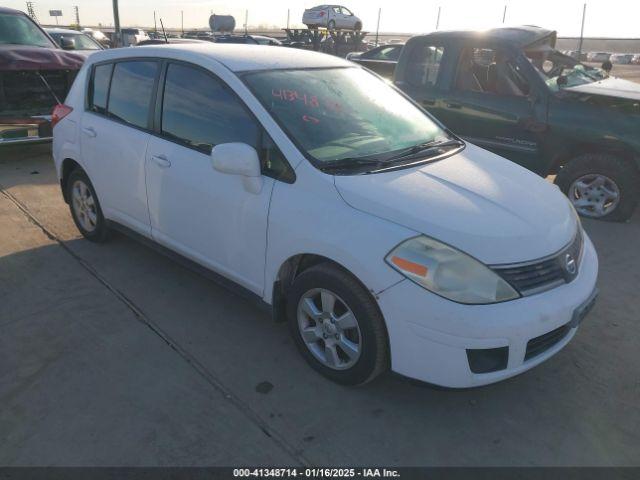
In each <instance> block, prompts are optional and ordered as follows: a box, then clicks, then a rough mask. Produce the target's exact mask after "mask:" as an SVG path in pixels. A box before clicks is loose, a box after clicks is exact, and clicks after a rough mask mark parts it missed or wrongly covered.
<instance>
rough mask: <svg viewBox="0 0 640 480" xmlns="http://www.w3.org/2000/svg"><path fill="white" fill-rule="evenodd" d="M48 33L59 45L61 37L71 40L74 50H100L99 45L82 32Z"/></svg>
mask: <svg viewBox="0 0 640 480" xmlns="http://www.w3.org/2000/svg"><path fill="white" fill-rule="evenodd" d="M49 35H51V36H52V37H53V39H54V40H55V41H56V42H58V45H60V42H61V39H62V38H66V39H67V40H71V41H72V42H73V45H74V47H75V49H76V50H101V47H100V46H99V45H98V44H97V43H96V41H95V40H93V39H92V38H91V37H89V36H87V35H85V34H84V33H60V32H49Z"/></svg>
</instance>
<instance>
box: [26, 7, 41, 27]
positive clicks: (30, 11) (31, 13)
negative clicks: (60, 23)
mask: <svg viewBox="0 0 640 480" xmlns="http://www.w3.org/2000/svg"><path fill="white" fill-rule="evenodd" d="M27 13H28V14H29V16H30V17H31V18H33V19H34V20H35V21H36V22H37V21H38V16H37V15H36V9H35V8H34V6H33V2H27ZM38 23H39V22H38Z"/></svg>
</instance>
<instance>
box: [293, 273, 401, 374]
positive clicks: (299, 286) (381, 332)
mask: <svg viewBox="0 0 640 480" xmlns="http://www.w3.org/2000/svg"><path fill="white" fill-rule="evenodd" d="M323 295H327V298H328V296H329V295H333V296H334V300H335V303H334V307H333V308H322V307H323V306H324V305H323V303H324V300H325V297H323ZM314 300H315V303H314V305H315V307H316V309H315V310H313V311H314V312H315V313H314V315H315V314H318V313H319V314H320V316H323V317H324V318H319V316H316V319H315V320H314V319H313V317H312V316H310V315H309V314H308V313H307V312H308V311H310V310H311V309H312V307H310V306H309V305H310V303H309V301H311V302H312V303H313V302H314ZM329 304H330V302H329ZM349 312H351V313H352V315H351V317H349V315H348V313H349ZM287 319H288V322H289V328H290V330H291V335H292V336H293V338H294V341H295V343H296V345H297V346H298V349H299V350H300V353H301V354H302V356H303V357H304V358H305V360H306V361H307V362H308V363H309V365H310V366H311V367H312V368H313V369H314V370H316V371H317V372H319V373H321V374H322V375H324V376H325V377H327V378H329V379H330V380H333V381H334V382H336V383H339V384H342V385H362V384H365V383H367V382H370V381H372V380H373V379H374V378H376V377H377V376H379V375H380V374H382V373H383V372H385V371H386V370H387V369H388V368H389V347H388V341H387V332H386V328H385V324H384V320H383V318H382V314H381V313H380V310H379V309H378V305H377V304H376V302H375V300H374V299H373V298H372V297H371V294H370V293H369V292H368V291H367V290H366V289H365V288H364V287H363V286H362V285H361V284H360V282H358V280H356V279H355V278H354V277H353V276H352V275H350V274H349V273H347V272H345V271H344V270H342V269H340V268H338V267H337V266H334V265H332V264H330V263H322V264H319V265H315V266H313V267H311V268H309V269H308V270H305V271H304V272H302V273H301V274H300V275H299V276H298V277H296V279H295V280H294V282H293V284H292V285H291V287H290V288H289V289H288V292H287ZM341 319H342V321H340V320H341ZM352 324H355V325H356V326H355V327H351V328H344V329H342V328H341V327H340V325H343V326H345V327H348V326H349V325H352ZM305 327H307V328H305ZM303 329H304V331H305V332H306V333H307V335H305V336H306V338H307V341H305V339H303V335H302V330H303ZM311 330H313V333H311V335H309V332H310V331H311ZM318 332H322V337H321V335H320V333H318ZM310 337H311V338H310ZM338 339H339V340H338ZM344 345H347V346H348V348H347V349H343V346H344ZM354 346H355V347H357V349H358V351H359V353H358V354H357V355H355V353H354V352H355V350H356V348H354ZM328 351H330V352H333V353H332V354H328V353H327V352H328ZM347 351H350V352H351V354H347ZM323 358H324V360H323ZM330 363H332V364H333V366H329V364H330Z"/></svg>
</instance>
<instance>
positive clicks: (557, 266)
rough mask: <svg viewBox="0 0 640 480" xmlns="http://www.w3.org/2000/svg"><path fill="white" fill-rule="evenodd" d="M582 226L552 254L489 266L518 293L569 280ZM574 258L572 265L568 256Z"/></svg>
mask: <svg viewBox="0 0 640 480" xmlns="http://www.w3.org/2000/svg"><path fill="white" fill-rule="evenodd" d="M582 243H583V237H582V228H580V229H579V231H578V234H577V235H576V237H575V239H574V240H573V241H572V242H571V244H570V245H568V246H567V247H565V248H563V249H562V250H561V251H560V252H558V253H557V254H555V255H552V256H551V257H547V258H544V259H541V260H538V261H533V262H527V263H521V264H517V265H513V264H512V265H494V266H492V267H491V268H492V269H493V270H494V271H495V272H496V273H497V274H498V275H500V276H501V277H502V278H504V279H505V280H506V281H507V282H509V284H510V285H511V286H512V287H513V288H515V289H516V290H517V291H518V292H520V294H521V295H524V296H527V295H534V294H536V293H540V292H544V291H546V290H549V289H551V288H554V287H557V286H559V285H562V284H564V283H569V282H571V281H572V280H573V279H574V278H575V277H576V276H577V274H578V269H579V266H580V265H579V264H580V257H581V254H582ZM568 256H570V258H572V259H573V262H574V263H573V266H574V267H575V269H572V268H571V266H570V265H569V259H568Z"/></svg>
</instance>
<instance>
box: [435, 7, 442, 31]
mask: <svg viewBox="0 0 640 480" xmlns="http://www.w3.org/2000/svg"><path fill="white" fill-rule="evenodd" d="M440 12H442V7H438V18H437V19H436V30H438V28H440Z"/></svg>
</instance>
